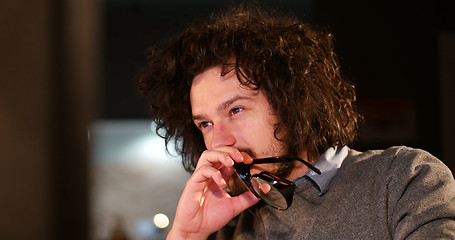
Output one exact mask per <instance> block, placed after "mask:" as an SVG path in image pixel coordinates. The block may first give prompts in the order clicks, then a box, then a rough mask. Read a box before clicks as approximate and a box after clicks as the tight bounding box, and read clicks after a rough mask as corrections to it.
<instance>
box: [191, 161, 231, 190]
mask: <svg viewBox="0 0 455 240" xmlns="http://www.w3.org/2000/svg"><path fill="white" fill-rule="evenodd" d="M190 179H191V182H193V183H196V184H197V183H204V185H201V187H200V188H201V189H202V188H204V187H205V186H206V184H207V182H208V181H210V180H212V181H213V182H214V183H215V184H216V185H218V186H219V187H220V188H225V187H226V185H227V183H226V180H225V179H224V177H223V175H222V173H221V171H220V170H218V169H216V168H213V167H210V166H202V167H200V168H199V169H198V170H197V171H195V172H194V173H193V175H192V177H191V178H190Z"/></svg>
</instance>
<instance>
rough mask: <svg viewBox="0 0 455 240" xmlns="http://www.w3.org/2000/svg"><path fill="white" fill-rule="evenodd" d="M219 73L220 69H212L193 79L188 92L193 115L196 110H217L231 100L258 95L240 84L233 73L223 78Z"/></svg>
mask: <svg viewBox="0 0 455 240" xmlns="http://www.w3.org/2000/svg"><path fill="white" fill-rule="evenodd" d="M221 71H222V70H221V67H213V68H209V69H207V70H205V71H204V72H202V73H200V74H198V75H196V76H195V77H194V79H193V82H192V85H191V90H190V101H191V108H192V111H193V114H194V113H195V111H196V112H199V111H198V110H206V109H209V108H217V107H219V105H220V104H221V103H223V102H228V101H229V100H230V99H233V98H247V99H250V98H255V97H256V95H258V93H259V92H258V91H256V90H251V89H250V88H248V87H247V86H245V85H242V84H241V83H240V81H239V80H238V78H237V75H236V74H235V71H231V72H229V73H228V74H226V75H224V76H221ZM259 95H260V94H259Z"/></svg>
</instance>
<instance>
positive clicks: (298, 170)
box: [287, 151, 310, 181]
mask: <svg viewBox="0 0 455 240" xmlns="http://www.w3.org/2000/svg"><path fill="white" fill-rule="evenodd" d="M299 157H300V158H301V159H303V160H305V161H307V162H310V161H308V160H309V159H308V155H307V152H306V151H305V152H303V153H302V154H300V155H299ZM308 170H309V168H308V167H307V166H305V164H303V163H301V162H299V161H296V162H295V167H294V168H293V169H292V171H291V174H289V176H288V177H287V179H288V180H289V181H292V180H294V179H296V178H298V177H300V176H302V175H303V174H305V173H306V172H307V171H308Z"/></svg>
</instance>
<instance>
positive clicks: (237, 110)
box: [229, 107, 243, 116]
mask: <svg viewBox="0 0 455 240" xmlns="http://www.w3.org/2000/svg"><path fill="white" fill-rule="evenodd" d="M241 111H243V108H242V107H235V108H233V109H231V110H230V111H229V115H231V116H232V115H235V114H237V113H239V112H241Z"/></svg>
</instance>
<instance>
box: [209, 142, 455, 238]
mask: <svg viewBox="0 0 455 240" xmlns="http://www.w3.org/2000/svg"><path fill="white" fill-rule="evenodd" d="M318 193H319V191H318V190H317V189H316V188H315V187H313V185H312V184H311V182H306V183H304V184H301V185H298V186H297V188H296V191H295V193H294V199H293V204H292V206H291V207H290V208H289V209H288V210H286V211H279V210H275V209H273V208H271V207H269V206H266V205H260V206H255V207H253V208H251V209H250V210H247V211H244V212H243V213H242V214H240V215H239V216H238V217H237V218H235V219H233V220H232V221H231V222H230V223H229V224H228V225H227V226H226V227H224V228H223V229H221V230H220V231H219V232H218V234H217V236H216V237H217V239H455V181H454V178H453V175H452V173H451V172H450V170H449V169H448V168H447V167H446V166H445V165H444V164H443V163H442V162H441V161H439V160H438V159H437V158H435V157H433V156H432V155H430V154H429V153H427V152H425V151H422V150H416V149H411V148H407V147H393V148H389V149H387V150H384V151H379V150H377V151H368V152H364V153H362V152H357V151H354V150H349V155H348V156H347V157H346V159H345V160H344V161H343V163H342V165H341V168H340V169H339V170H338V172H337V174H336V176H335V177H334V178H333V179H332V182H331V186H330V188H329V190H328V191H327V192H326V193H325V194H323V195H322V196H320V195H319V194H318Z"/></svg>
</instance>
